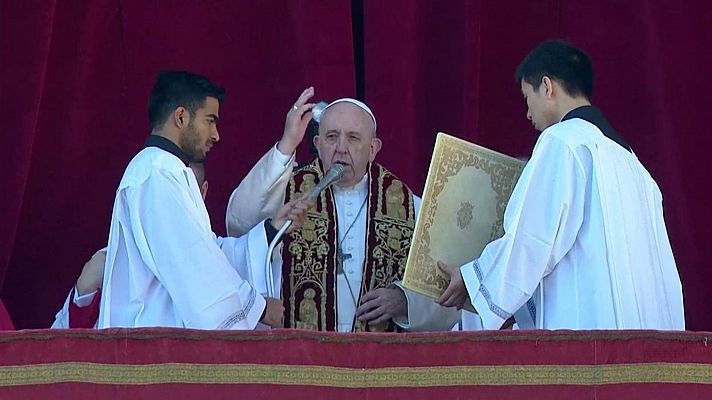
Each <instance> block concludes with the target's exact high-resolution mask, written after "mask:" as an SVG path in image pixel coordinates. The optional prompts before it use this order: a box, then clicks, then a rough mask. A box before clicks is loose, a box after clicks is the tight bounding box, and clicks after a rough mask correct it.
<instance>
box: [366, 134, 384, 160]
mask: <svg viewBox="0 0 712 400" xmlns="http://www.w3.org/2000/svg"><path fill="white" fill-rule="evenodd" d="M382 146H383V142H381V139H379V138H377V137H376V138H373V139H371V156H370V157H369V161H371V162H373V160H375V159H376V154H378V152H379V151H381V147H382Z"/></svg>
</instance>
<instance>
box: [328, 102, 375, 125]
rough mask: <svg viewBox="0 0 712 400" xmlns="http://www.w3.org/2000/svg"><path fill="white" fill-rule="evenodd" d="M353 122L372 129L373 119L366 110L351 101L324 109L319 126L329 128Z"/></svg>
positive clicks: (352, 123)
mask: <svg viewBox="0 0 712 400" xmlns="http://www.w3.org/2000/svg"><path fill="white" fill-rule="evenodd" d="M354 124H358V125H364V127H367V128H370V129H373V120H372V119H371V116H370V115H368V113H367V112H366V111H364V110H362V109H361V108H360V107H358V106H356V105H354V104H351V103H339V104H335V105H333V106H331V107H329V108H327V109H326V110H325V111H324V114H323V115H322V117H321V123H320V126H322V127H324V128H327V129H331V128H337V127H341V126H344V125H354Z"/></svg>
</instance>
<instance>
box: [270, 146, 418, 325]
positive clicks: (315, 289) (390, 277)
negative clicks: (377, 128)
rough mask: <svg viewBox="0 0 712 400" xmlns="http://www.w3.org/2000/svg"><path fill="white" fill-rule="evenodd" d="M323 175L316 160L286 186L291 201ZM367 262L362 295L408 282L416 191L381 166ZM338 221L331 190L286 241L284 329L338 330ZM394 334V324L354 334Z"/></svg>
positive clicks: (372, 180) (372, 176)
mask: <svg viewBox="0 0 712 400" xmlns="http://www.w3.org/2000/svg"><path fill="white" fill-rule="evenodd" d="M323 176H324V172H323V168H322V165H321V162H320V161H319V160H318V159H317V160H315V161H314V162H312V163H311V164H309V165H307V166H305V167H303V168H301V169H300V170H298V171H297V172H295V173H294V174H293V176H292V178H291V180H290V182H289V185H288V186H287V196H286V197H287V201H290V200H291V199H293V198H296V196H299V195H300V194H301V193H308V192H309V191H310V190H311V188H313V187H314V185H316V183H317V182H319V181H320V180H321V179H322V178H323ZM368 180H369V192H368V197H367V202H368V204H367V206H368V217H367V222H366V239H365V240H366V241H365V246H366V249H365V250H366V251H365V255H366V259H365V265H364V267H363V268H364V269H363V278H362V281H361V290H360V291H359V301H358V302H359V303H360V298H361V296H362V295H363V294H364V293H366V292H368V291H371V290H374V289H378V288H382V287H387V286H389V285H391V284H392V283H393V282H395V281H398V280H401V279H403V271H404V269H405V263H406V260H407V258H408V249H409V248H410V239H411V237H412V235H413V229H414V227H415V206H414V204H413V192H412V191H411V190H410V189H409V188H408V186H406V185H405V184H404V183H403V182H402V181H400V180H399V179H398V178H397V177H396V176H395V175H393V174H392V173H391V172H389V171H388V170H386V169H385V168H384V167H383V166H381V165H380V164H376V163H372V164H371V166H370V168H369V171H368ZM337 230H338V222H337V216H336V208H335V202H334V195H333V192H332V191H331V189H326V190H325V191H323V192H322V193H321V195H320V196H319V198H318V199H317V203H316V207H315V208H314V209H313V210H311V211H309V213H308V214H307V219H306V221H305V222H304V225H303V226H302V228H301V229H299V230H297V231H295V232H292V233H291V234H290V235H288V236H286V237H285V239H284V256H283V264H282V298H283V300H284V308H285V316H284V325H285V328H302V329H311V330H320V331H335V330H336V324H337V312H338V310H337V309H336V304H337V301H336V269H337V265H338V264H337V262H338V259H337V250H338V238H339V235H338V232H337ZM376 330H377V331H395V330H396V327H395V325H394V324H393V323H392V322H390V323H389V324H388V326H364V324H363V323H361V322H360V321H358V320H356V321H355V323H354V331H376Z"/></svg>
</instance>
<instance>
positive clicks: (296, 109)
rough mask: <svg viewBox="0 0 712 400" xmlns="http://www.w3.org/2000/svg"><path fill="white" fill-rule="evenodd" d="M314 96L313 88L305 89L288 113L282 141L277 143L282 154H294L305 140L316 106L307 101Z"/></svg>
mask: <svg viewBox="0 0 712 400" xmlns="http://www.w3.org/2000/svg"><path fill="white" fill-rule="evenodd" d="M313 96H314V88H313V87H308V88H306V89H304V91H303V92H302V94H300V95H299V98H298V99H297V101H296V102H295V103H294V105H293V106H292V108H290V109H289V111H288V112H287V119H286V121H285V122H284V134H282V139H280V141H279V143H277V150H279V151H280V153H282V154H286V155H289V154H292V153H294V151H295V150H296V149H297V146H299V143H301V142H302V139H304V133H305V132H306V130H307V125H309V120H311V118H312V113H311V109H312V108H314V104H313V103H307V101H308V100H309V99H311V98H312V97H313Z"/></svg>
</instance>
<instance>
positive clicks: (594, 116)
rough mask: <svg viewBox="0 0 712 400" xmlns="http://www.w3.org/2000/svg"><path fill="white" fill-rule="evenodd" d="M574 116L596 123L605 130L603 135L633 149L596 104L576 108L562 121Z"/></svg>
mask: <svg viewBox="0 0 712 400" xmlns="http://www.w3.org/2000/svg"><path fill="white" fill-rule="evenodd" d="M573 118H580V119H582V120H584V121H587V122H590V123H592V124H594V125H596V128H598V129H599V130H600V131H601V132H603V135H604V136H605V137H607V138H609V139H611V140H612V141H614V142H616V143H618V144H619V145H621V147H623V148H624V149H626V150H628V151H630V152H632V151H633V149H631V147H630V145H629V144H628V142H626V141H625V139H623V138H622V137H621V135H619V134H618V132H616V130H615V129H613V126H611V124H610V123H609V122H608V120H607V119H606V117H604V116H603V113H602V112H601V110H599V109H598V108H596V107H594V106H581V107H578V108H574V109H573V110H571V111H569V112H568V113H566V115H564V118H562V119H561V121H562V122H563V121H566V120H568V119H573Z"/></svg>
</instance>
